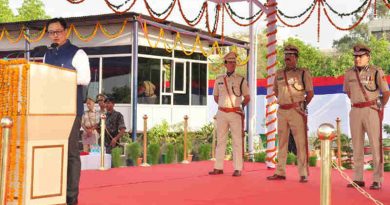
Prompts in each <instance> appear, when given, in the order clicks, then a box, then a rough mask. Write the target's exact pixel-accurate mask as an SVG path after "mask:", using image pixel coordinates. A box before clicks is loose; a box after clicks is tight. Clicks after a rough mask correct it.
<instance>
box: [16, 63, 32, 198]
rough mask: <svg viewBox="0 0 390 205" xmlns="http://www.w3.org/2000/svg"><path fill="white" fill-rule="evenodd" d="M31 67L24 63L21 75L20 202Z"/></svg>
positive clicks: (22, 187)
mask: <svg viewBox="0 0 390 205" xmlns="http://www.w3.org/2000/svg"><path fill="white" fill-rule="evenodd" d="M29 69H30V66H29V64H24V65H23V68H22V76H21V82H20V83H21V91H20V99H21V110H20V123H21V124H20V137H19V147H20V148H19V156H20V157H19V170H18V171H19V174H18V185H19V187H18V204H22V203H23V189H24V186H23V183H24V167H25V164H24V163H25V131H26V114H27V73H28V70H29Z"/></svg>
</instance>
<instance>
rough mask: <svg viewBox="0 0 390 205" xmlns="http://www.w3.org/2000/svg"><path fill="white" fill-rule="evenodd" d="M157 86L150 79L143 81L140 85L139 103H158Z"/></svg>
mask: <svg viewBox="0 0 390 205" xmlns="http://www.w3.org/2000/svg"><path fill="white" fill-rule="evenodd" d="M155 91H156V86H155V85H154V84H153V83H152V82H150V81H148V80H145V81H143V82H142V83H141V84H140V85H139V86H138V103H143V104H156V100H157V96H156V93H155Z"/></svg>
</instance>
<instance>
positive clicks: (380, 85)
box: [343, 66, 389, 103]
mask: <svg viewBox="0 0 390 205" xmlns="http://www.w3.org/2000/svg"><path fill="white" fill-rule="evenodd" d="M356 72H358V74H359V78H360V82H361V83H362V85H363V88H364V89H365V91H366V93H367V96H368V101H371V100H375V99H377V98H378V96H379V94H380V93H379V92H380V91H381V92H385V91H388V90H389V86H388V85H387V80H386V76H385V75H384V73H383V70H382V69H381V68H379V67H375V66H368V67H367V68H365V69H362V70H361V71H360V72H359V70H358V69H357V68H355V67H354V68H351V69H349V70H347V72H346V73H345V75H344V88H343V90H344V92H346V93H348V92H349V93H350V99H351V103H360V102H367V100H366V98H365V97H364V94H363V92H362V90H361V88H360V85H359V82H358V79H357V78H356ZM377 72H378V74H377V78H376V80H375V73H377ZM375 81H376V82H375Z"/></svg>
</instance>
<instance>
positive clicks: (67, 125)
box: [0, 60, 77, 205]
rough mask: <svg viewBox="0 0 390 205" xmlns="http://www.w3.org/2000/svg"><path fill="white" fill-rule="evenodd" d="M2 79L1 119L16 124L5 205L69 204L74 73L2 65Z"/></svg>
mask: <svg viewBox="0 0 390 205" xmlns="http://www.w3.org/2000/svg"><path fill="white" fill-rule="evenodd" d="M0 75H2V77H0V83H1V85H0V94H3V95H0V98H2V99H1V100H0V117H5V116H9V117H12V119H13V127H12V128H11V136H10V138H9V142H10V143H9V148H8V149H9V154H8V156H9V157H8V167H7V170H6V172H7V180H6V182H5V183H6V189H5V195H4V196H5V201H6V203H5V204H24V205H38V204H39V205H46V204H66V183H67V181H66V178H67V159H68V154H67V153H68V137H69V133H70V131H71V128H72V125H73V121H74V119H75V116H76V95H77V93H76V89H77V87H76V82H77V81H76V78H77V77H76V72H75V71H74V70H70V69H66V68H60V67H55V66H51V65H47V64H42V63H32V62H30V63H29V62H26V61H23V60H14V61H0ZM17 77H18V78H17ZM16 78H17V79H16ZM7 79H8V81H9V82H8V83H7ZM17 80H18V81H17ZM16 81H17V82H16ZM7 92H8V94H11V96H14V97H9V95H4V94H5V93H7ZM15 95H17V97H15ZM2 171H3V170H2Z"/></svg>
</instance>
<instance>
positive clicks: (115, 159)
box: [111, 147, 122, 167]
mask: <svg viewBox="0 0 390 205" xmlns="http://www.w3.org/2000/svg"><path fill="white" fill-rule="evenodd" d="M121 153H122V149H121V148H120V147H115V148H113V149H112V150H111V158H112V167H119V166H121V165H122V163H121V162H122V161H121Z"/></svg>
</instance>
